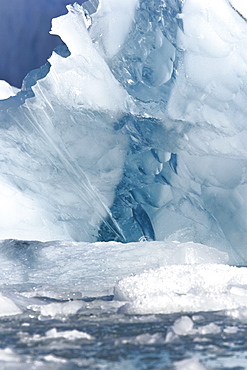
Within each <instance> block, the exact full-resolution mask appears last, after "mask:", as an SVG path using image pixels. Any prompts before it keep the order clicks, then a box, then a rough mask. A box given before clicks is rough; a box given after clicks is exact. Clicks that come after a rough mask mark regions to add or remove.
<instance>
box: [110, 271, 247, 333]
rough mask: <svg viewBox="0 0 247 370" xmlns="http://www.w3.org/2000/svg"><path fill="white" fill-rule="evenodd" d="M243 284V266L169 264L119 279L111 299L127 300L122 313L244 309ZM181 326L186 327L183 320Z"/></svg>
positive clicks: (246, 279) (246, 276)
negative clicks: (113, 297) (113, 296)
mask: <svg viewBox="0 0 247 370" xmlns="http://www.w3.org/2000/svg"><path fill="white" fill-rule="evenodd" d="M246 287H247V268H237V267H230V266H226V265H214V264H205V265H184V266H183V265H178V266H175V265H171V266H167V267H161V268H159V269H156V270H150V271H146V272H144V273H142V274H139V275H135V276H129V277H127V278H123V279H122V280H120V281H119V282H118V283H117V284H116V286H115V299H116V300H122V301H127V302H128V303H125V305H123V306H122V307H121V308H120V312H122V313H126V314H153V313H172V312H200V311H217V310H227V309H235V308H239V307H243V308H246V307H247V304H246V297H247V289H246ZM239 288H240V289H241V294H239V291H238V289H239ZM186 320H187V319H186ZM181 325H182V324H181ZM181 325H179V328H180V326H181ZM185 326H186V327H189V328H190V326H189V324H187V321H186V322H185ZM202 330H204V334H206V333H207V332H208V331H209V332H210V331H215V328H212V327H205V328H204V329H202Z"/></svg>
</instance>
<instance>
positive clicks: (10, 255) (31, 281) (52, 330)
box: [0, 240, 247, 370]
mask: <svg viewBox="0 0 247 370" xmlns="http://www.w3.org/2000/svg"><path fill="white" fill-rule="evenodd" d="M227 258H228V256H227V254H226V252H224V251H218V250H216V249H214V248H210V247H207V246H203V245H200V244H195V243H175V242H169V243H165V242H142V243H140V242H139V243H129V244H121V243H115V242H109V243H72V242H68V243H67V242H47V243H41V242H27V241H16V240H5V241H2V242H1V244H0V262H1V271H0V277H1V295H0V368H1V369H175V370H177V369H178V370H180V369H185V370H189V369H192V370H197V369H199V370H201V369H235V370H236V369H247V344H246V336H247V269H246V268H245V267H232V266H229V265H228V264H227Z"/></svg>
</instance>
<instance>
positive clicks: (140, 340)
mask: <svg viewBox="0 0 247 370" xmlns="http://www.w3.org/2000/svg"><path fill="white" fill-rule="evenodd" d="M164 342H165V341H164V338H163V337H162V335H161V334H160V333H155V334H149V333H146V334H140V335H137V336H136V337H126V338H121V339H116V340H115V342H114V344H115V345H118V346H119V345H124V344H134V345H145V346H146V345H153V344H156V343H164Z"/></svg>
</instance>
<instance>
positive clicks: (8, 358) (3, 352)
mask: <svg viewBox="0 0 247 370" xmlns="http://www.w3.org/2000/svg"><path fill="white" fill-rule="evenodd" d="M20 360H21V359H20V357H19V356H18V355H17V354H16V353H15V352H14V351H13V350H12V349H11V348H4V349H0V362H20Z"/></svg>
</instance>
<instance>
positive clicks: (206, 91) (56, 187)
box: [0, 0, 247, 263]
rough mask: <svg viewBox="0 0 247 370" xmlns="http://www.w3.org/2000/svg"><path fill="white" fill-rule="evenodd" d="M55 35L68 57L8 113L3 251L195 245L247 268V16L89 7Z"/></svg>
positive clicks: (141, 4)
mask: <svg viewBox="0 0 247 370" xmlns="http://www.w3.org/2000/svg"><path fill="white" fill-rule="evenodd" d="M97 6H98V8H97ZM96 8H97V9H96ZM51 32H52V34H58V35H59V36H60V37H61V39H62V40H63V41H64V43H65V44H66V46H64V47H61V48H59V49H58V50H56V51H54V52H53V54H52V56H51V58H50V59H49V63H50V64H47V65H45V66H43V67H42V68H41V69H40V70H38V71H33V72H32V73H30V75H29V76H27V78H26V79H25V81H24V83H23V89H22V91H21V92H19V93H18V94H17V95H16V96H14V97H10V98H9V99H8V100H3V101H1V102H0V130H1V139H0V145H1V151H0V160H1V175H0V183H1V187H0V193H1V194H0V200H1V204H2V205H3V206H2V207H3V208H2V212H1V214H0V237H1V238H19V239H38V240H52V239H63V240H66V239H69V240H75V241H90V242H92V241H95V240H103V241H107V240H116V241H122V242H123V241H128V242H131V241H138V240H139V239H140V238H142V239H147V240H160V241H164V240H166V241H170V240H178V241H179V242H181V243H182V242H189V241H193V242H194V243H200V244H203V245H208V246H210V247H213V248H217V249H218V250H220V251H228V254H229V256H230V262H231V263H245V261H246V251H245V249H246V240H247V224H246V217H247V204H246V199H247V197H246V195H247V186H246V164H247V162H246V159H247V150H246V132H247V131H246V128H245V122H246V113H247V111H246V104H245V101H246V92H247V91H246V80H247V58H246V55H247V53H246V51H247V24H246V20H245V8H244V7H243V5H241V4H240V2H239V1H231V2H226V1H224V0H216V1H214V2H211V1H203V2H195V1H193V0H186V1H179V0H177V1H170V0H157V1H152V2H150V1H149V0H139V1H138V0H128V1H125V2H122V1H120V0H118V1H106V0H104V1H103V0H101V1H99V3H98V2H97V1H89V2H88V3H86V4H85V9H83V8H82V7H81V6H79V5H78V4H74V5H73V6H72V5H70V6H68V14H66V15H64V16H62V17H60V18H57V19H55V20H53V23H52V31H51ZM232 249H234V250H235V251H236V256H234V253H233V251H232Z"/></svg>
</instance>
